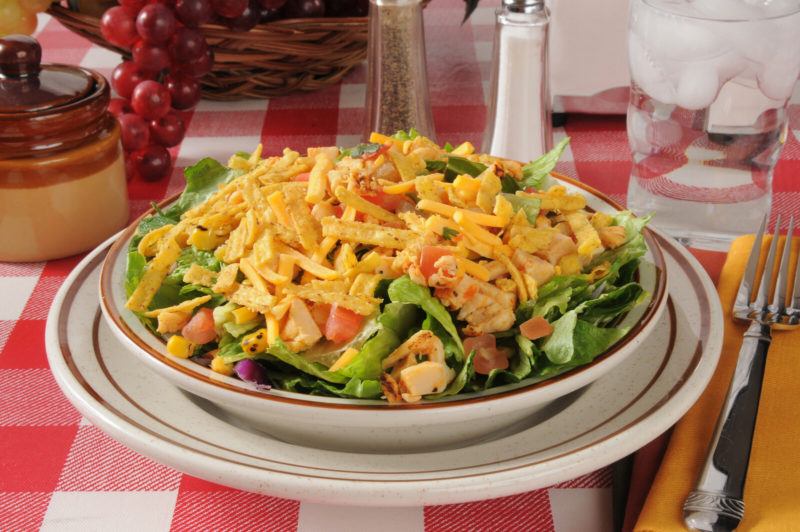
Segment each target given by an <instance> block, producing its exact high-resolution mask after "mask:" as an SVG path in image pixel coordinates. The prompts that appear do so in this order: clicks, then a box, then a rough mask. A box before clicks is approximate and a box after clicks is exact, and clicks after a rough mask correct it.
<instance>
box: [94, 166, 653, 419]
mask: <svg viewBox="0 0 800 532" xmlns="http://www.w3.org/2000/svg"><path fill="white" fill-rule="evenodd" d="M552 175H554V176H555V177H556V178H557V179H559V180H561V181H565V182H567V183H569V184H571V185H574V186H576V187H578V188H580V189H582V190H584V191H586V192H588V193H589V194H591V195H593V196H595V197H597V198H598V199H600V200H602V201H604V202H605V203H607V204H608V205H609V206H611V207H613V208H614V209H616V210H618V211H621V210H624V208H623V207H622V206H621V205H620V204H618V203H617V202H616V201H614V200H613V199H611V198H610V197H608V196H606V195H605V194H603V193H602V192H599V191H597V190H595V189H594V188H593V187H590V186H589V185H586V184H584V183H581V182H580V181H576V180H574V179H572V178H570V177H568V176H565V175H562V174H558V173H555V172H553V173H552ZM178 196H180V193H177V194H174V195H173V196H171V197H169V198H167V199H165V200H164V201H162V202H160V203H159V204H158V207H163V206H166V205H168V204H170V203H172V202H174V201H175V200H176V199H177V198H178ZM153 212H154V209H150V210H148V211H147V212H145V213H144V214H142V215H141V216H139V217H138V218H137V219H136V220H135V221H134V222H133V223H131V224H130V225H129V226H128V227H127V228H126V229H125V230H124V231H123V232H122V233H121V234H120V236H119V238H118V239H117V240H116V241H115V242H114V243H113V244H112V246H111V249H110V250H109V252H108V254H107V255H106V258H105V260H104V261H103V267H102V270H101V272H100V304H101V306H102V308H103V309H104V310H105V313H106V316H108V317H109V318H110V319H111V320H112V321H113V323H114V325H115V326H116V327H117V328H118V329H119V330H120V331H122V333H123V334H124V335H125V336H126V337H127V338H128V339H129V340H130V341H131V342H132V343H133V344H134V345H135V346H136V347H137V348H139V349H140V350H141V351H143V352H145V353H147V354H148V355H150V356H151V357H152V358H154V359H155V360H157V361H159V362H160V363H163V364H166V365H167V366H169V367H170V368H172V369H174V370H176V371H178V372H180V373H182V374H183V375H186V376H188V377H190V378H192V379H195V380H197V381H199V382H203V383H205V384H210V385H213V386H215V387H218V388H222V389H225V390H228V391H231V392H235V393H238V394H242V395H246V396H251V397H258V398H262V399H267V400H271V401H277V402H280V403H287V404H293V405H298V406H311V407H317V408H327V409H339V410H341V409H348V410H387V409H392V410H398V409H399V410H418V409H436V408H447V407H454V406H462V405H468V404H474V403H482V402H487V401H493V400H497V399H502V398H505V397H509V396H512V395H520V394H523V393H528V392H532V391H534V390H538V389H540V388H544V387H545V386H549V385H552V384H554V383H556V382H559V381H561V380H563V379H567V378H570V377H573V376H575V375H578V374H580V373H582V372H585V371H586V370H588V369H589V368H592V367H593V366H595V365H597V364H599V363H600V362H603V361H605V360H606V359H608V358H610V357H611V356H613V355H614V354H615V353H617V352H619V350H620V349H622V348H623V347H625V346H626V345H627V344H628V343H629V342H631V341H632V340H633V339H634V338H635V337H636V336H637V334H638V333H639V332H640V331H641V330H642V329H644V328H645V327H646V326H647V325H648V324H649V323H650V321H651V320H652V319H653V318H654V317H655V314H656V311H657V310H658V309H659V308H660V307H661V304H662V302H663V300H664V298H665V296H666V263H665V261H664V255H663V253H662V251H661V248H660V246H659V245H658V243H657V242H656V239H655V234H654V233H653V232H652V231H650V229H648V228H647V227H645V228H644V230H643V232H642V234H643V235H644V239H645V242H646V244H647V248H648V249H649V250H650V252H651V253H652V255H653V260H654V266H655V276H656V281H655V283H656V287H655V293H654V294H653V297H652V298H651V299H650V302H649V303H648V305H647V307H646V308H645V311H644V313H643V314H642V316H641V318H640V319H639V321H638V322H636V324H635V325H634V326H633V327H631V330H630V331H628V334H626V335H625V336H624V337H623V338H622V339H621V340H619V341H618V342H617V343H615V344H614V345H613V346H611V348H610V349H608V350H606V351H605V352H604V353H602V354H600V355H598V356H597V357H595V358H594V360H592V361H591V362H590V363H588V364H585V365H583V366H578V367H576V368H574V369H571V370H569V371H566V372H564V373H561V374H559V375H556V376H555V377H551V378H548V379H545V380H543V381H539V382H536V383H533V384H528V385H522V386H519V387H517V388H514V389H511V390H506V391H502V392H496V393H489V394H487V395H482V396H480V397H469V398H463V399H455V398H454V399H450V400H447V401H443V402H422V403H401V404H389V403H386V404H380V405H376V404H362V405H359V404H346V403H329V402H323V401H315V400H313V399H308V398H309V397H313V396H311V395H308V394H301V393H297V392H290V391H286V390H281V391H282V393H285V394H290V395H296V396H297V398H295V397H285V396H283V395H275V394H272V393H270V392H269V391H258V390H254V389H246V388H241V387H239V386H235V385H232V384H229V383H228V382H225V381H223V380H221V379H213V378H211V377H209V376H206V375H203V374H201V373H200V372H198V371H193V370H191V369H189V368H187V367H185V366H183V365H181V364H179V363H177V362H176V361H174V360H172V359H171V358H170V357H169V356H167V355H165V354H163V353H162V352H160V351H158V350H156V349H153V348H152V347H150V345H149V344H147V343H146V342H145V341H143V340H142V339H141V338H140V337H139V335H137V334H136V333H134V332H133V331H132V330H131V328H130V327H129V326H128V324H127V323H125V320H124V319H123V318H122V316H121V315H120V313H119V311H118V310H117V308H116V306H115V305H114V304H113V298H112V289H113V287H112V282H113V280H112V275H111V270H112V265H113V264H114V263H116V261H117V260H118V257H119V255H120V254H121V253H122V252H123V251H124V250H125V249H126V247H127V244H128V241H129V240H130V238H131V237H132V236H133V233H135V232H136V229H137V228H138V226H139V223H140V222H141V221H142V219H144V218H145V217H147V216H150V215H151V214H153ZM153 336H156V335H153ZM156 338H157V339H158V340H159V341H161V342H162V343H163V339H162V338H160V337H157V336H156ZM345 400H348V401H358V399H345Z"/></svg>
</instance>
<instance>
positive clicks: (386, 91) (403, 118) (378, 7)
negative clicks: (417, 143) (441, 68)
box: [364, 0, 435, 139]
mask: <svg viewBox="0 0 800 532" xmlns="http://www.w3.org/2000/svg"><path fill="white" fill-rule="evenodd" d="M422 4H423V2H422V0H370V6H369V47H368V52H367V65H368V67H367V68H368V74H367V79H368V84H367V113H368V115H367V124H366V130H365V131H364V138H365V139H366V138H369V134H370V133H371V132H372V131H378V132H380V133H385V134H389V135H391V134H392V133H395V132H397V131H399V130H408V129H410V128H412V127H413V128H415V129H416V130H417V131H419V132H420V133H422V134H423V135H425V136H426V137H428V138H431V139H434V138H435V132H434V128H433V115H432V113H431V104H430V98H429V95H428V73H427V71H426V68H425V31H424V28H423V24H422Z"/></svg>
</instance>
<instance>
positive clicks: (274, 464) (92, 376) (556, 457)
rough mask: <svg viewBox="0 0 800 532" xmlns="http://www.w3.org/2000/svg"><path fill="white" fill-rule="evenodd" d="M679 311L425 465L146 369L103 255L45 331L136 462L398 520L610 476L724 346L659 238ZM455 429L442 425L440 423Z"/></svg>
mask: <svg viewBox="0 0 800 532" xmlns="http://www.w3.org/2000/svg"><path fill="white" fill-rule="evenodd" d="M657 238H658V241H659V244H660V246H661V247H662V249H663V251H664V255H665V258H666V261H667V271H668V272H669V273H668V275H669V283H668V284H669V291H670V298H669V303H668V309H667V312H665V313H664V314H663V316H662V318H661V320H660V322H659V324H658V326H657V327H656V329H655V330H654V332H653V333H652V334H650V335H649V336H648V337H647V339H646V340H645V341H644V342H643V344H642V345H641V346H640V348H639V349H638V350H637V352H636V353H634V354H633V355H632V356H630V357H628V358H627V359H626V360H624V361H623V362H622V363H620V365H619V366H617V368H615V369H614V371H612V372H610V373H609V374H607V375H606V376H604V377H602V378H600V379H598V380H597V381H595V382H594V383H593V384H591V385H589V386H588V387H586V388H583V389H581V390H578V391H576V392H573V393H571V394H569V395H567V396H565V397H563V398H561V399H558V400H557V401H555V402H553V403H551V404H550V405H549V406H548V407H546V408H545V409H544V410H542V411H539V412H537V413H536V414H535V415H534V416H533V417H531V418H530V419H526V420H525V421H523V422H522V423H518V424H517V425H515V426H513V427H512V428H511V429H509V430H506V431H504V432H503V433H502V434H495V435H494V438H493V439H491V440H489V441H483V442H480V443H473V444H470V445H465V446H463V447H459V448H451V449H448V450H444V451H438V452H428V453H417V454H357V453H343V452H334V451H324V450H319V449H314V448H310V447H304V446H302V445H293V444H288V443H284V442H281V441H278V440H276V439H273V438H271V437H270V436H268V435H266V434H263V433H258V432H256V431H253V430H251V429H248V428H246V427H242V426H238V425H237V424H235V422H234V421H233V420H231V419H228V418H226V417H225V415H224V414H222V413H221V412H220V411H219V410H218V409H217V408H216V407H215V406H213V405H212V404H211V403H209V402H208V401H205V400H203V399H200V398H197V397H194V396H191V395H189V394H187V393H185V392H182V391H180V390H179V389H178V388H177V387H174V386H172V385H170V384H169V383H167V381H165V380H164V379H162V378H161V377H159V376H158V375H156V374H155V373H152V372H151V371H150V370H149V369H148V368H146V367H145V366H143V365H142V364H141V363H140V362H139V359H138V358H137V357H136V356H134V355H133V354H132V353H130V352H129V351H128V350H127V348H126V347H124V346H123V345H122V344H121V343H120V342H119V341H118V340H117V339H116V337H115V335H114V334H113V333H112V332H111V331H110V329H109V328H108V326H107V325H106V323H105V321H104V320H102V319H101V314H100V309H99V307H98V286H97V285H98V278H99V274H100V265H101V264H102V260H103V257H104V256H105V254H106V252H107V250H108V245H109V244H110V242H107V243H106V244H104V245H103V246H101V247H100V248H98V249H97V250H95V251H94V252H92V253H91V254H90V255H89V256H88V257H87V258H86V259H85V260H84V261H83V262H82V263H81V264H80V265H79V266H78V267H77V268H76V269H75V270H74V271H73V273H72V274H71V275H70V277H69V278H68V279H67V281H66V282H65V283H64V285H63V287H62V288H61V290H60V291H59V293H58V295H57V296H56V299H55V301H54V304H53V307H52V309H51V311H50V315H49V318H48V323H47V332H46V344H47V352H48V358H49V361H50V366H51V367H52V369H53V372H54V374H55V377H56V379H57V381H58V382H59V384H60V385H61V388H62V389H63V390H64V393H65V394H66V395H67V397H68V398H69V399H70V400H71V401H72V402H73V404H74V405H75V406H76V407H77V408H78V410H80V411H81V412H82V413H83V414H84V415H85V416H86V417H87V418H88V419H89V420H90V421H91V422H92V423H94V424H95V425H97V426H98V427H100V428H101V429H102V430H104V431H105V432H107V433H108V434H109V435H111V436H112V437H113V438H115V439H117V440H119V441H120V442H122V443H123V444H125V445H127V446H129V447H131V448H132V449H134V450H136V451H138V452H140V453H142V454H144V455H146V456H149V457H151V458H153V459H155V460H157V461H159V462H161V463H163V464H166V465H169V466H171V467H174V468H176V469H178V470H181V471H184V472H187V473H189V474H192V475H195V476H198V477H201V478H204V479H207V480H210V481H214V482H218V483H221V484H226V485H229V486H233V487H237V488H241V489H245V490H250V491H255V492H260V493H265V494H270V495H276V496H281V497H289V498H294V499H302V500H307V501H316V502H326V503H329V504H355V505H375V506H391V505H396V506H402V505H422V504H428V505H430V504H444V503H454V502H463V501H469V500H479V499H486V498H492V497H500V496H504V495H509V494H513V493H519V492H522V491H527V490H531V489H535V488H539V487H543V486H547V485H550V484H553V483H555V482H559V481H563V480H566V479H569V478H574V477H576V476H579V475H581V474H584V473H587V472H590V471H593V470H595V469H598V468H600V467H603V466H605V465H607V464H609V463H612V462H613V461H615V460H618V459H619V458H621V457H623V456H626V455H627V454H630V453H631V452H633V451H635V450H636V449H638V448H640V447H641V446H642V445H644V444H646V443H647V442H649V441H650V440H652V439H653V438H655V437H656V436H658V435H659V434H661V433H662V432H664V431H665V430H666V429H667V428H669V427H670V426H671V425H672V424H674V423H675V421H677V420H678V419H679V418H680V417H681V416H682V415H683V414H684V413H685V412H686V411H687V410H688V409H689V407H690V406H691V405H692V404H693V403H694V402H695V400H696V399H697V398H698V396H699V395H700V393H701V392H702V391H703V389H704V388H705V386H706V384H707V383H708V380H709V379H710V377H711V374H712V373H713V371H714V368H715V367H716V364H717V359H718V357H719V352H720V348H721V345H722V331H723V324H722V310H721V308H720V306H719V300H718V297H717V294H716V291H715V289H714V286H713V284H712V283H711V281H710V280H709V279H708V277H707V276H706V274H705V272H703V270H702V268H701V267H700V265H699V264H698V263H697V262H696V260H695V259H694V258H693V257H692V256H691V255H689V254H688V253H687V252H686V251H685V250H684V249H683V248H682V247H680V245H678V244H676V243H675V242H674V241H672V240H668V239H666V238H665V237H662V236H660V235H658V237H657ZM443 415H446V414H443Z"/></svg>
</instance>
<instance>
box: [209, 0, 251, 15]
mask: <svg viewBox="0 0 800 532" xmlns="http://www.w3.org/2000/svg"><path fill="white" fill-rule="evenodd" d="M247 2H248V0H211V7H213V8H214V12H215V13H216V14H217V15H219V16H221V17H226V18H236V17H238V16H241V14H242V13H244V10H245V9H247Z"/></svg>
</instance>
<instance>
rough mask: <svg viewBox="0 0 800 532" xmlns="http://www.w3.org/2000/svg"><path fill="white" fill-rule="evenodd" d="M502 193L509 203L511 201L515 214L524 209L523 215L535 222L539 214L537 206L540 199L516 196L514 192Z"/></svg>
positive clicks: (539, 204) (532, 222)
mask: <svg viewBox="0 0 800 532" xmlns="http://www.w3.org/2000/svg"><path fill="white" fill-rule="evenodd" d="M502 194H503V197H504V198H505V199H507V200H508V202H509V203H511V206H512V207H514V213H515V214H516V213H517V212H519V210H520V209H522V210H523V211H525V216H526V217H527V218H528V221H529V222H530V223H531V224H535V223H536V217H537V216H539V208H540V207H541V205H542V200H540V199H539V198H525V197H522V196H516V195H514V194H507V193H505V192H503V193H502Z"/></svg>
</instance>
